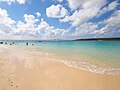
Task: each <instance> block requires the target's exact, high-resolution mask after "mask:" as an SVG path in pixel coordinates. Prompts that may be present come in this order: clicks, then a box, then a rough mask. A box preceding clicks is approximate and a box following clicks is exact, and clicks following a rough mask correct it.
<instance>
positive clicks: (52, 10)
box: [46, 4, 68, 18]
mask: <svg viewBox="0 0 120 90" xmlns="http://www.w3.org/2000/svg"><path fill="white" fill-rule="evenodd" d="M67 14H68V11H67V9H65V8H64V7H62V5H59V4H58V5H56V6H55V5H51V6H50V7H48V8H47V9H46V15H47V17H52V18H62V17H65V16H66V15H67Z"/></svg>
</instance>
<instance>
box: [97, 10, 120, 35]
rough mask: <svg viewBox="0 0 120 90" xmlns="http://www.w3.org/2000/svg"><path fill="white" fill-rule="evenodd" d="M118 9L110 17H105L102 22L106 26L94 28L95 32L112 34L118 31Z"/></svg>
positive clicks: (119, 30) (119, 26) (119, 13)
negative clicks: (98, 28)
mask: <svg viewBox="0 0 120 90" xmlns="http://www.w3.org/2000/svg"><path fill="white" fill-rule="evenodd" d="M119 17H120V10H118V11H115V12H114V13H113V14H112V16H111V17H109V18H108V19H105V20H104V21H103V22H102V23H104V24H106V26H104V27H102V28H101V29H100V30H96V31H95V33H96V34H102V35H103V34H109V35H114V33H117V32H120V18H119Z"/></svg>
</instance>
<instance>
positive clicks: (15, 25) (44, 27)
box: [0, 8, 66, 39]
mask: <svg viewBox="0 0 120 90" xmlns="http://www.w3.org/2000/svg"><path fill="white" fill-rule="evenodd" d="M0 12H1V13H0V37H1V39H2V38H4V39H55V38H60V37H61V38H62V37H63V35H64V33H65V31H66V30H65V29H60V28H55V27H54V26H50V25H49V24H48V23H47V22H46V21H44V20H43V19H41V20H39V19H37V17H35V16H34V15H31V14H24V15H23V18H24V22H22V21H14V20H12V19H11V18H10V17H9V14H8V12H7V11H6V10H5V9H1V8H0Z"/></svg>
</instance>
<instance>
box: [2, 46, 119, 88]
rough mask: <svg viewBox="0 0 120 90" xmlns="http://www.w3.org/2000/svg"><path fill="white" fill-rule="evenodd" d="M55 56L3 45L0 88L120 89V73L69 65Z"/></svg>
mask: <svg viewBox="0 0 120 90" xmlns="http://www.w3.org/2000/svg"><path fill="white" fill-rule="evenodd" d="M56 59H58V58H56V57H55V56H54V55H51V54H47V53H42V52H41V53H40V52H36V51H34V50H29V49H28V48H21V47H17V46H7V45H0V90H120V76H113V75H108V74H97V73H92V72H89V71H84V70H80V69H77V68H73V67H69V66H67V65H65V64H63V63H61V62H58V61H57V60H56Z"/></svg>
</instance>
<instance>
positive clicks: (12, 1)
mask: <svg viewBox="0 0 120 90" xmlns="http://www.w3.org/2000/svg"><path fill="white" fill-rule="evenodd" d="M26 1H27V0H0V2H5V3H7V4H9V5H11V4H12V3H15V2H18V3H19V4H25V2H26Z"/></svg>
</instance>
